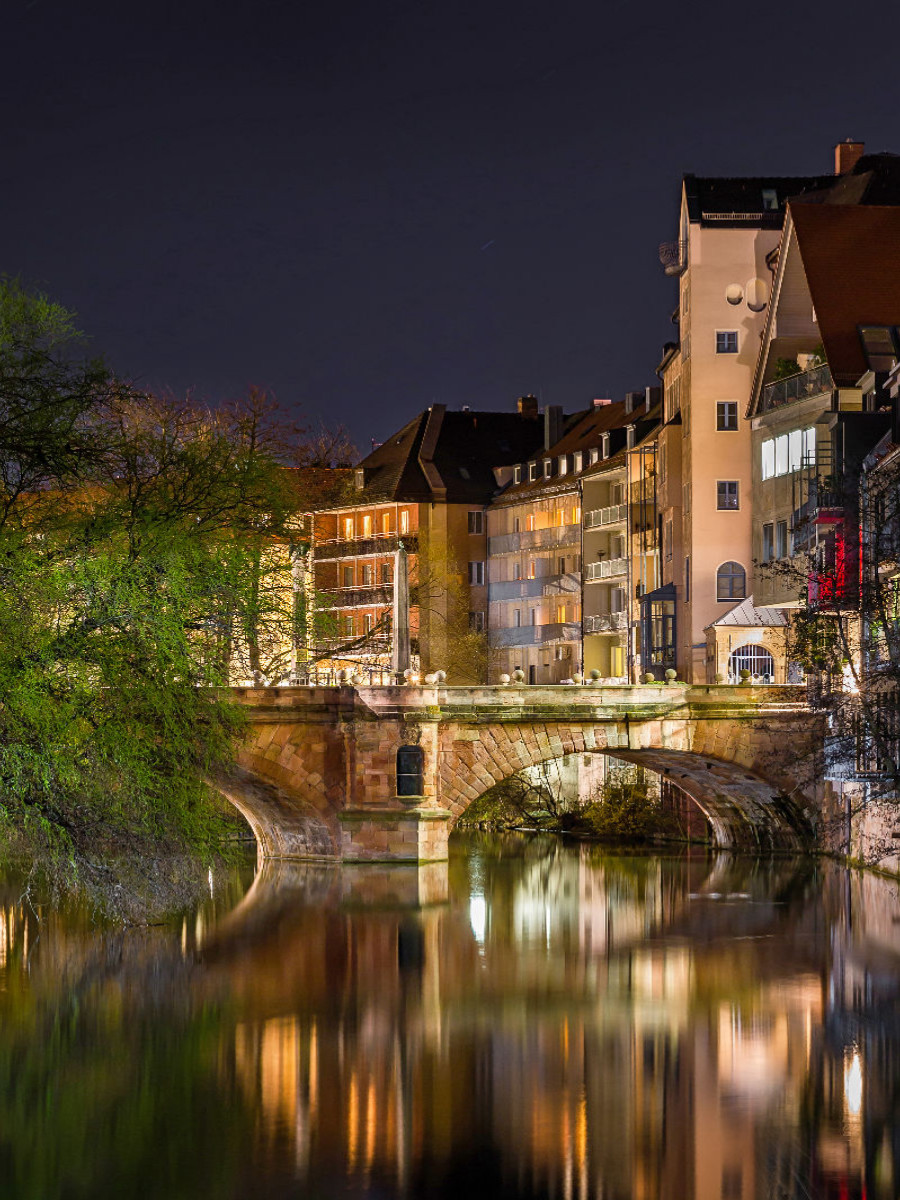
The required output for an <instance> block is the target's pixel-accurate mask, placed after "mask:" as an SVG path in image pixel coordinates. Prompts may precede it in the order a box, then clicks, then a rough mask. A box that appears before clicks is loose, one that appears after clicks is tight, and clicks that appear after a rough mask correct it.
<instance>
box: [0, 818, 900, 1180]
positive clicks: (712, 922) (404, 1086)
mask: <svg viewBox="0 0 900 1200" xmlns="http://www.w3.org/2000/svg"><path fill="white" fill-rule="evenodd" d="M0 895H2V905H0V989H2V990H0V1197H2V1198H3V1200H20V1198H22V1200H24V1198H28V1200H56V1198H60V1200H62V1198H65V1200H82V1198H85V1200H87V1198H90V1200H105V1198H106V1197H117V1198H118V1197H127V1198H130V1197H153V1198H154V1200H155V1198H157V1197H158V1198H160V1200H162V1198H163V1197H165V1198H167V1200H168V1198H175V1200H177V1198H179V1197H184V1198H191V1200H193V1198H196V1197H204V1198H206V1197H209V1198H219V1197H222V1198H228V1200H232V1198H235V1200H236V1198H241V1200H243V1198H244V1197H265V1198H269V1197H271V1198H273V1200H281V1198H284V1197H298V1198H299V1197H303V1198H317V1197H332V1196H336V1197H354V1196H370V1197H386V1198H387V1197H394V1196H401V1195H402V1196H428V1197H454V1198H459V1200H475V1198H476V1197H480V1196H488V1197H491V1200H501V1198H503V1197H514V1196H522V1197H543V1196H554V1197H560V1198H563V1200H570V1198H571V1200H581V1198H584V1197H597V1198H598V1200H601V1198H602V1200H658V1198H660V1200H661V1198H671V1200H757V1198H758V1200H779V1198H781V1197H791V1198H792V1200H793V1198H794V1197H796V1198H802V1200H809V1198H813V1200H829V1198H831V1197H835V1198H837V1197H841V1198H847V1200H862V1197H866V1198H867V1200H882V1198H893V1197H896V1196H897V1195H898V1194H900V899H898V888H897V885H896V884H895V883H891V882H888V881H885V880H881V879H878V878H876V877H873V876H865V875H859V874H856V873H850V872H846V871H844V870H842V869H839V868H837V867H835V866H833V865H831V864H825V863H821V862H820V863H816V862H811V861H809V860H781V861H775V862H760V861H757V860H753V859H749V858H730V857H727V856H721V855H719V856H715V855H707V854H705V853H695V854H694V855H693V856H690V857H688V856H681V857H645V856H636V855H626V854H610V853H609V852H606V851H602V850H599V849H597V848H596V847H589V846H585V845H579V844H570V845H563V844H561V843H560V842H558V841H553V840H549V839H536V840H526V839H522V838H509V837H508V838H494V837H486V836H483V835H471V836H468V837H465V838H463V837H460V838H455V839H454V840H453V857H452V858H451V861H450V864H449V867H448V866H447V864H443V865H435V866H431V867H428V868H424V869H417V868H414V867H397V868H391V869H389V868H381V867H366V868H361V867H355V868H354V867H344V868H343V869H340V868H328V867H317V866H297V865H294V866H291V867H287V866H281V867H275V868H271V869H267V870H265V871H264V872H263V873H262V874H260V875H258V876H257V877H256V879H255V880H254V878H253V868H252V865H248V867H247V868H246V869H245V870H243V871H240V870H236V871H234V872H233V873H232V874H231V875H229V876H228V877H227V878H226V877H218V878H213V879H212V881H211V897H210V899H209V900H208V901H207V902H206V903H205V904H204V905H203V906H202V907H201V908H199V909H198V910H197V911H196V912H192V913H191V914H189V915H188V916H186V917H185V918H183V919H180V920H179V921H178V922H177V924H173V925H171V926H165V927H158V928H152V929H144V930H129V931H124V932H123V931H121V930H119V931H116V930H104V929H103V928H101V927H100V926H98V925H97V924H96V923H94V922H92V921H91V920H90V918H89V916H88V915H87V914H85V913H84V912H81V911H79V910H78V909H77V908H75V907H72V908H70V909H68V910H66V909H62V908H56V909H51V908H50V907H43V908H41V910H40V914H39V918H38V916H37V915H36V914H35V912H34V911H33V910H32V909H31V908H30V907H29V906H28V904H27V903H25V902H23V900H22V898H21V886H18V887H17V885H16V881H15V879H14V878H12V877H9V878H8V879H7V880H6V881H5V883H4V884H3V886H2V893H0Z"/></svg>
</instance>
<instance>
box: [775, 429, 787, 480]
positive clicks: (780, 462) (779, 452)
mask: <svg viewBox="0 0 900 1200" xmlns="http://www.w3.org/2000/svg"><path fill="white" fill-rule="evenodd" d="M789 443H790V439H789V438H788V435H787V434H786V433H783V434H781V436H780V437H777V438H776V439H775V474H776V475H787V473H788V450H789Z"/></svg>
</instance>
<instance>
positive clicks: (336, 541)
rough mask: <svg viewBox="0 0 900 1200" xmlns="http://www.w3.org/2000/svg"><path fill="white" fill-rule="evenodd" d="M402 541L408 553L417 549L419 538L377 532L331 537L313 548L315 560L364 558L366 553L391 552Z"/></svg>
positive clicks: (411, 535)
mask: <svg viewBox="0 0 900 1200" xmlns="http://www.w3.org/2000/svg"><path fill="white" fill-rule="evenodd" d="M400 542H402V543H403V546H404V549H405V550H406V551H407V552H408V553H409V554H415V553H416V551H417V550H418V549H419V538H418V536H417V535H416V534H415V533H400V534H397V533H377V534H373V536H372V537H367V538H333V539H332V540H330V541H327V542H320V543H319V545H317V546H315V547H314V549H313V556H314V557H315V560H316V562H322V561H325V560H327V559H330V558H364V557H365V556H366V555H378V554H393V553H394V551H395V550H397V548H398V547H399V544H400Z"/></svg>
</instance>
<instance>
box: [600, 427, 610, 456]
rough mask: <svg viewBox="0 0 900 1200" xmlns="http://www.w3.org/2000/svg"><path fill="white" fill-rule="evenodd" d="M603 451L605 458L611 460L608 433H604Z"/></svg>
mask: <svg viewBox="0 0 900 1200" xmlns="http://www.w3.org/2000/svg"><path fill="white" fill-rule="evenodd" d="M602 449H603V457H604V458H609V434H608V433H604V435H603V442H602Z"/></svg>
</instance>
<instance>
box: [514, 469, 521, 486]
mask: <svg viewBox="0 0 900 1200" xmlns="http://www.w3.org/2000/svg"><path fill="white" fill-rule="evenodd" d="M521 482H522V468H521V467H513V483H521Z"/></svg>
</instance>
